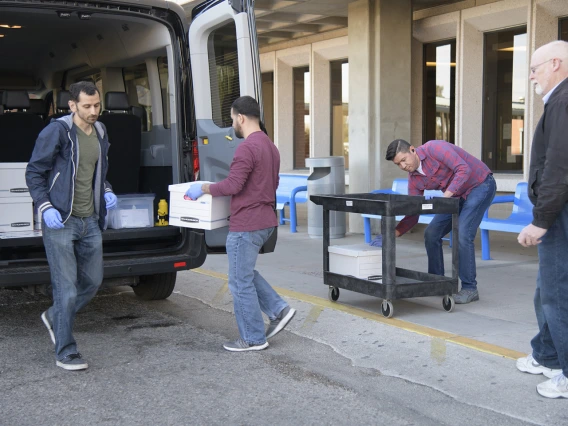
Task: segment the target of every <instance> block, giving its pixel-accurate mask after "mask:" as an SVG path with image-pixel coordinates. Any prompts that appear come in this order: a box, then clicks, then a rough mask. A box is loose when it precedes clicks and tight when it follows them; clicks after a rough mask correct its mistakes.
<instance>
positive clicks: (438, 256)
mask: <svg viewBox="0 0 568 426" xmlns="http://www.w3.org/2000/svg"><path fill="white" fill-rule="evenodd" d="M496 190H497V186H496V184H495V179H493V175H489V176H487V178H486V179H485V180H484V181H483V182H482V183H481V184H480V185H478V186H476V187H475V188H474V189H473V190H472V191H471V192H470V193H469V195H468V196H467V199H465V200H464V199H463V198H460V214H459V232H458V233H459V240H458V242H459V246H458V255H459V277H460V280H461V283H462V289H465V290H476V289H477V280H476V279H475V278H476V276H477V271H476V268H475V245H474V240H475V235H476V234H477V228H479V224H480V223H481V220H482V219H483V214H484V213H485V210H487V209H488V208H489V206H490V205H491V202H492V201H493V197H495V192H496ZM451 230H452V215H451V214H437V215H436V216H434V219H433V220H432V222H430V224H429V225H428V227H427V228H426V231H425V232H424V242H425V245H426V252H427V253H428V273H430V274H436V275H444V252H443V250H442V237H443V236H444V235H446V234H448V233H449V232H450V231H451Z"/></svg>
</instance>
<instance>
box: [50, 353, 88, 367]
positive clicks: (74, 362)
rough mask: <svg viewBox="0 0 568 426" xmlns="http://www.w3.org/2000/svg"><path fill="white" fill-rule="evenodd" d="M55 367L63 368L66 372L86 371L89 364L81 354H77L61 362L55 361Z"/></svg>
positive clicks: (70, 355) (68, 356)
mask: <svg viewBox="0 0 568 426" xmlns="http://www.w3.org/2000/svg"><path fill="white" fill-rule="evenodd" d="M55 365H57V366H58V367H61V368H63V369H64V370H70V371H75V370H86V369H87V368H89V364H87V361H85V360H84V359H83V358H82V357H81V354H80V353H79V352H77V353H76V354H69V355H67V356H66V357H65V358H63V359H62V360H59V361H55Z"/></svg>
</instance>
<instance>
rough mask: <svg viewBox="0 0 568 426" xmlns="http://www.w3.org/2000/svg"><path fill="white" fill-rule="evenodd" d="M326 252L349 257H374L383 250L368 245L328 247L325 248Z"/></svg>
mask: <svg viewBox="0 0 568 426" xmlns="http://www.w3.org/2000/svg"><path fill="white" fill-rule="evenodd" d="M327 251H328V252H329V253H335V254H342V255H344V256H351V257H361V256H376V255H380V254H382V252H383V250H382V249H381V248H380V247H374V246H370V245H368V244H351V245H346V246H329V247H328V248H327Z"/></svg>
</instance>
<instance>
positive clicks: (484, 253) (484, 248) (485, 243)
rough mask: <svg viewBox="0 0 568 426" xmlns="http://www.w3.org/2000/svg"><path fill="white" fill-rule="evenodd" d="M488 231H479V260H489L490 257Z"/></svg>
mask: <svg viewBox="0 0 568 426" xmlns="http://www.w3.org/2000/svg"><path fill="white" fill-rule="evenodd" d="M489 251H490V247H489V231H488V230H487V229H482V230H481V259H483V260H491V255H490V253H489Z"/></svg>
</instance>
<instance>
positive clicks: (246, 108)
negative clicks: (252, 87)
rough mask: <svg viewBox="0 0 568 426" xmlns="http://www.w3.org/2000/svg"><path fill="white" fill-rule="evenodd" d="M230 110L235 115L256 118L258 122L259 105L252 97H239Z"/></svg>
mask: <svg viewBox="0 0 568 426" xmlns="http://www.w3.org/2000/svg"><path fill="white" fill-rule="evenodd" d="M231 108H232V109H233V111H234V112H235V113H236V114H241V115H245V116H247V117H248V118H256V119H257V120H258V121H259V122H260V105H259V104H258V102H257V101H256V99H255V98H253V97H252V96H241V97H240V98H237V99H235V101H234V102H233V104H232V105H231Z"/></svg>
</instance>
